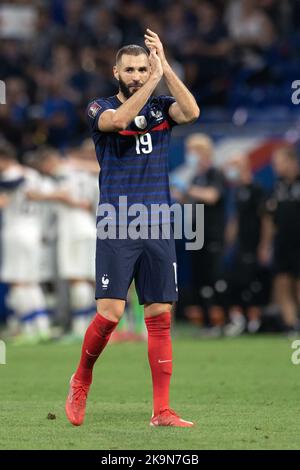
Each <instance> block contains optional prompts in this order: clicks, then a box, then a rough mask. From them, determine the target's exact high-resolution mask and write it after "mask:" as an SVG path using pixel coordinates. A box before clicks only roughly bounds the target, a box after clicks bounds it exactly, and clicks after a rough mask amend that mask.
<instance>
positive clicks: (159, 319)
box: [145, 312, 171, 331]
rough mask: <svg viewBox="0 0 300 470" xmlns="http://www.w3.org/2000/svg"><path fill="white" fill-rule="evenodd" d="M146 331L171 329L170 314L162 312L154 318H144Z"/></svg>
mask: <svg viewBox="0 0 300 470" xmlns="http://www.w3.org/2000/svg"><path fill="white" fill-rule="evenodd" d="M145 323H146V326H147V329H148V331H152V330H157V329H159V330H169V329H170V328H171V312H163V313H160V314H159V315H155V316H154V317H148V318H145Z"/></svg>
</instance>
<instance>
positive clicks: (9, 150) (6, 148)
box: [0, 139, 17, 160]
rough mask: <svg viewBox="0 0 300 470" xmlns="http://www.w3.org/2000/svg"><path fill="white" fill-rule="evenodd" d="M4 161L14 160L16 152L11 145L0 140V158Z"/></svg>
mask: <svg viewBox="0 0 300 470" xmlns="http://www.w3.org/2000/svg"><path fill="white" fill-rule="evenodd" d="M3 157H4V158H5V160H16V158H17V157H16V151H15V148H14V146H13V145H11V144H10V143H9V142H7V141H6V140H2V139H1V140H0V158H3Z"/></svg>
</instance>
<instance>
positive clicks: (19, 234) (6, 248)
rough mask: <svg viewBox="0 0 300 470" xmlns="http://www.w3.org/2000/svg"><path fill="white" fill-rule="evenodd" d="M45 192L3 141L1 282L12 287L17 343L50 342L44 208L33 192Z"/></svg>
mask: <svg viewBox="0 0 300 470" xmlns="http://www.w3.org/2000/svg"><path fill="white" fill-rule="evenodd" d="M37 189H38V190H39V191H40V192H43V181H42V178H41V177H40V176H39V174H38V173H37V172H36V171H34V170H32V169H30V168H26V167H24V166H22V165H20V164H19V163H18V162H17V161H16V159H15V153H14V149H13V148H12V146H10V145H9V144H8V143H6V142H0V192H1V231H0V233H1V263H0V280H1V281H2V282H4V283H7V284H9V285H10V289H9V293H8V297H7V304H8V306H9V308H10V309H11V310H12V311H13V313H14V314H15V318H17V319H18V321H19V323H20V330H21V332H22V334H21V336H19V338H18V341H20V342H23V341H25V342H27V341H29V342H31V341H36V340H40V339H49V337H50V323H49V317H48V312H47V307H46V301H45V296H44V293H43V291H42V289H41V286H40V280H41V279H40V266H41V256H42V221H41V205H40V204H39V203H38V202H36V201H32V200H31V199H30V198H29V196H28V194H29V192H30V191H35V190H37Z"/></svg>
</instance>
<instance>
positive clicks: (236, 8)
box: [225, 0, 276, 69]
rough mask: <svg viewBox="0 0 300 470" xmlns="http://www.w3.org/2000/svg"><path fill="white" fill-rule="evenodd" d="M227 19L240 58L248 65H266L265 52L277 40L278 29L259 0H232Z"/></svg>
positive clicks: (259, 67) (256, 66) (254, 66)
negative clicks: (276, 29)
mask: <svg viewBox="0 0 300 470" xmlns="http://www.w3.org/2000/svg"><path fill="white" fill-rule="evenodd" d="M225 20H226V23H227V25H228V30H229V34H230V38H231V40H232V41H233V42H234V44H235V46H236V48H237V50H236V53H237V57H239V60H240V61H241V62H242V63H243V65H244V66H246V67H249V68H254V69H256V68H257V69H261V68H262V67H263V66H264V65H265V58H264V54H265V53H266V51H267V50H268V48H270V47H271V46H272V45H273V44H274V42H275V40H276V31H275V27H274V24H273V22H272V20H271V18H270V17H269V16H268V15H267V14H266V13H265V12H264V10H263V9H262V8H261V7H260V2H259V0H233V1H231V2H230V3H229V4H228V7H227V11H226V14H225Z"/></svg>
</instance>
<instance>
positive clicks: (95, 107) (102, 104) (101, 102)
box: [86, 98, 113, 131]
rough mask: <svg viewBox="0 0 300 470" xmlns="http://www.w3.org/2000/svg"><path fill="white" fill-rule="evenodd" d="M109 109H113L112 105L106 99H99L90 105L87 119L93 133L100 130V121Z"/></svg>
mask: <svg viewBox="0 0 300 470" xmlns="http://www.w3.org/2000/svg"><path fill="white" fill-rule="evenodd" d="M108 109H113V107H112V104H111V103H110V102H109V101H108V100H106V99H104V98H99V99H97V100H93V101H91V102H90V103H89V105H88V107H87V109H86V117H87V121H88V125H89V128H90V130H91V131H97V130H99V129H98V121H99V118H100V116H101V114H102V113H103V112H104V111H107V110H108Z"/></svg>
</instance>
